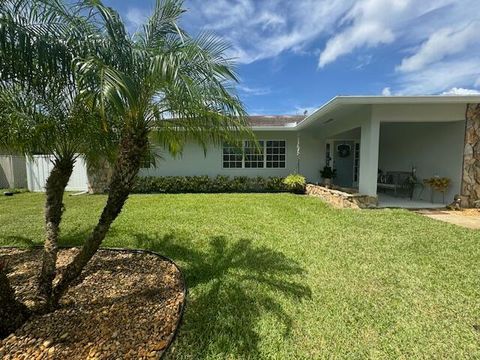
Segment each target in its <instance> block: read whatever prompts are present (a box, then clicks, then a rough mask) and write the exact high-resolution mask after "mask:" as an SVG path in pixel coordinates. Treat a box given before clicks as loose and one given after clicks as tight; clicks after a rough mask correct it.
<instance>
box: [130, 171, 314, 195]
mask: <svg viewBox="0 0 480 360" xmlns="http://www.w3.org/2000/svg"><path fill="white" fill-rule="evenodd" d="M304 181H305V179H304ZM288 191H292V192H297V188H290V187H289V186H287V185H286V184H285V183H284V178H282V177H268V178H264V177H256V178H251V177H247V176H236V177H233V178H231V177H228V176H222V175H219V176H217V177H208V176H160V177H156V176H147V177H139V178H137V181H136V183H135V186H134V188H133V190H132V192H134V193H140V194H147V193H166V194H179V193H231V192H235V193H247V192H288Z"/></svg>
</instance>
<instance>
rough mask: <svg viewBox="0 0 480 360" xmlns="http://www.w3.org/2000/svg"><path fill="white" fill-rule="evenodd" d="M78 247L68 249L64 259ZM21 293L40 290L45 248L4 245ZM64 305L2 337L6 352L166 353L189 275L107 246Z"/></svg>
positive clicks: (5, 355)
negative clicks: (184, 277) (38, 281)
mask: <svg viewBox="0 0 480 360" xmlns="http://www.w3.org/2000/svg"><path fill="white" fill-rule="evenodd" d="M76 251H78V250H77V249H68V250H61V251H60V254H59V259H58V263H57V265H58V266H60V267H61V266H65V265H66V264H67V263H68V262H69V261H70V260H71V258H72V256H73V255H74V254H75V252H76ZM0 257H5V258H6V259H8V262H9V268H10V269H11V271H10V272H9V277H10V280H11V283H12V285H13V286H14V287H15V290H16V291H17V296H18V297H19V298H20V299H21V300H23V301H25V302H26V303H27V304H28V303H31V300H32V294H34V288H35V279H36V276H37V272H38V269H39V266H40V259H41V251H40V250H38V249H35V250H19V249H0ZM84 274H85V279H84V281H83V282H82V283H80V284H78V285H76V286H73V287H72V288H71V289H70V290H69V291H68V292H67V294H66V295H65V296H64V298H63V299H62V302H61V306H60V309H59V310H57V311H55V312H53V313H51V314H47V315H41V316H38V315H36V316H33V317H32V318H31V319H30V320H29V321H28V322H27V323H26V324H24V325H23V326H22V327H21V328H20V329H18V330H17V331H16V332H15V333H14V334H12V335H10V336H9V337H7V338H5V339H3V340H0V359H5V360H7V359H140V358H149V359H151V358H153V359H155V358H159V357H160V356H161V355H162V353H163V352H164V351H165V350H166V348H167V346H168V344H169V343H170V341H171V339H172V338H173V336H174V333H175V330H176V327H177V326H178V323H179V320H180V317H181V310H182V308H183V303H184V301H185V299H184V283H183V280H182V275H181V273H180V272H179V270H178V269H177V267H176V266H175V265H174V264H172V263H170V262H168V261H166V260H164V259H162V258H160V257H158V256H155V255H153V254H147V253H133V252H116V251H110V250H100V251H99V252H98V253H97V254H96V255H95V256H94V257H93V259H92V260H91V262H90V263H89V264H88V265H87V267H86V268H85V271H84Z"/></svg>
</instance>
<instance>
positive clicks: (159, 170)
mask: <svg viewBox="0 0 480 360" xmlns="http://www.w3.org/2000/svg"><path fill="white" fill-rule="evenodd" d="M256 136H257V138H258V140H285V141H286V147H287V149H286V167H285V168H284V169H271V168H265V169H224V168H223V167H222V158H223V149H222V147H221V146H213V145H212V146H210V147H209V148H208V149H207V153H206V156H205V154H204V151H203V149H202V147H201V146H199V145H197V144H194V143H189V144H187V145H186V146H185V148H184V150H183V153H182V155H179V156H177V157H175V158H174V157H172V156H171V155H169V154H168V153H167V152H166V151H162V150H159V155H160V156H161V157H163V159H160V158H157V166H156V167H152V168H150V169H141V170H140V176H195V175H208V176H212V177H213V176H217V175H226V176H250V177H255V176H265V177H268V176H287V175H288V174H291V173H293V172H295V170H296V168H297V133H296V132H293V131H288V132H287V131H259V132H256Z"/></svg>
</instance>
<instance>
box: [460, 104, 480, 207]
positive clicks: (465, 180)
mask: <svg viewBox="0 0 480 360" xmlns="http://www.w3.org/2000/svg"><path fill="white" fill-rule="evenodd" d="M461 195H462V202H463V204H462V205H463V206H468V207H473V206H475V205H476V202H477V203H478V201H479V200H480V104H468V105H467V111H466V124H465V148H464V152H463V174H462V194H461Z"/></svg>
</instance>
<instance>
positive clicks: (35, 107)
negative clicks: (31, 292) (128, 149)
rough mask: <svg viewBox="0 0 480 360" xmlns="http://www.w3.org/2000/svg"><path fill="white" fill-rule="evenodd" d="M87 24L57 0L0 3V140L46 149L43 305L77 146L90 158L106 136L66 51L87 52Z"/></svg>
mask: <svg viewBox="0 0 480 360" xmlns="http://www.w3.org/2000/svg"><path fill="white" fill-rule="evenodd" d="M93 30H94V27H92V26H90V25H89V24H88V22H87V21H85V20H84V19H83V18H82V17H81V16H79V15H78V14H76V8H75V7H73V6H72V7H67V6H66V5H64V4H63V3H61V2H59V1H55V0H52V1H48V0H30V1H27V0H5V1H4V2H2V3H1V4H0V147H2V148H4V149H9V150H11V151H15V152H19V153H23V154H26V155H33V154H38V153H40V154H53V156H54V160H53V169H52V171H51V173H50V175H49V177H48V179H47V182H46V189H45V190H46V198H45V242H44V255H43V261H42V267H41V270H40V274H39V281H38V298H39V304H40V305H42V307H45V308H48V307H50V303H49V299H51V292H52V281H53V279H54V277H55V274H56V265H55V264H56V259H57V247H58V245H57V243H58V236H59V228H60V222H61V218H62V213H63V211H64V207H63V196H64V191H65V187H66V186H67V183H68V180H69V178H70V176H71V174H72V170H73V167H74V164H75V161H76V159H77V157H78V154H84V155H87V157H89V158H90V160H94V159H95V156H96V155H97V154H101V153H103V150H106V149H107V148H108V141H109V140H110V139H111V137H112V136H111V134H112V132H108V131H106V127H105V126H104V125H102V124H101V122H100V117H99V113H98V110H96V109H95V108H94V107H92V106H90V104H88V102H86V101H84V99H83V98H82V97H81V96H80V94H79V92H78V89H77V85H76V81H75V77H74V73H73V70H74V68H73V60H74V58H75V57H76V56H79V55H85V54H87V53H88V52H89V48H88V46H87V45H86V44H89V43H88V42H85V41H84V39H83V37H84V36H85V34H86V33H88V32H92V31H93ZM90 39H94V37H90ZM90 48H92V49H93V48H94V46H90ZM92 150H94V151H92Z"/></svg>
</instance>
